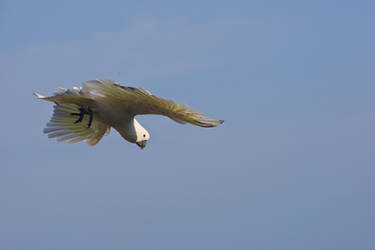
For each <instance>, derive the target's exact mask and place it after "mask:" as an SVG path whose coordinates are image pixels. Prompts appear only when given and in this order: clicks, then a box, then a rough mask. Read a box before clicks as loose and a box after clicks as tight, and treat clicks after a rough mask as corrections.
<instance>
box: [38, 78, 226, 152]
mask: <svg viewBox="0 0 375 250" xmlns="http://www.w3.org/2000/svg"><path fill="white" fill-rule="evenodd" d="M57 91H58V92H57V93H55V94H54V95H53V96H49V97H45V96H42V95H40V94H38V93H34V95H35V96H36V97H38V98H39V99H43V100H46V101H51V102H54V103H55V106H54V112H53V115H52V118H51V120H50V121H49V122H48V123H47V125H46V128H45V129H44V130H43V132H44V133H46V134H48V137H49V138H57V140H58V141H66V142H68V143H76V142H79V141H83V140H84V141H85V142H86V143H87V144H88V145H91V146H93V145H96V144H97V143H98V142H99V141H100V139H101V138H102V137H103V136H104V135H107V134H108V133H109V132H110V129H111V127H112V128H114V129H116V130H117V131H118V132H119V133H120V135H121V136H122V137H123V138H124V139H125V140H127V141H128V142H131V143H135V144H137V145H138V146H139V147H140V148H141V149H143V148H144V147H145V146H146V143H147V141H148V140H149V139H150V134H149V133H148V131H147V130H146V129H145V128H144V127H142V125H141V124H140V123H139V122H138V121H137V120H136V119H135V116H136V115H145V114H156V115H163V116H167V117H169V118H170V119H172V120H174V121H175V122H178V123H181V124H185V123H191V124H193V125H197V126H200V127H206V128H209V127H216V126H218V125H220V124H222V123H223V122H224V121H223V120H218V119H215V118H208V117H205V116H203V115H202V113H201V112H199V111H197V110H191V109H190V108H189V107H188V106H187V105H179V104H177V103H175V102H174V101H171V100H166V99H163V98H160V97H157V96H154V95H152V94H151V93H150V92H149V91H148V90H145V89H142V88H133V87H125V86H121V85H119V84H117V83H115V82H113V81H110V80H101V79H96V80H92V81H87V82H84V83H83V84H82V85H81V87H79V88H78V87H73V88H72V89H65V88H58V89H57Z"/></svg>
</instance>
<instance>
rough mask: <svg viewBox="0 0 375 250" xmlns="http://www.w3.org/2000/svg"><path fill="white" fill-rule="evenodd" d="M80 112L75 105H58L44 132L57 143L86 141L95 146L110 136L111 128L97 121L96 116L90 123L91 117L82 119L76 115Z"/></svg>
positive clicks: (85, 116) (87, 116) (86, 116)
mask: <svg viewBox="0 0 375 250" xmlns="http://www.w3.org/2000/svg"><path fill="white" fill-rule="evenodd" d="M79 112H80V107H79V106H77V105H75V104H56V105H55V106H54V112H53V116H52V118H51V120H50V121H49V122H48V123H47V125H46V126H47V127H46V128H45V129H44V130H43V132H44V133H46V134H48V137H49V138H57V141H66V142H68V143H76V142H79V141H83V140H85V141H86V143H87V144H89V145H91V146H94V145H95V144H97V143H98V142H99V141H100V139H101V138H102V137H103V135H104V134H108V133H109V131H110V127H108V126H107V125H105V124H103V123H101V122H100V121H98V120H96V118H95V116H94V117H92V120H91V121H90V116H89V115H87V114H86V115H83V116H82V117H81V118H80V117H78V116H77V115H75V114H78V113H79Z"/></svg>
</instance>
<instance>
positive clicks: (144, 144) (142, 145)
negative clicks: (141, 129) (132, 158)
mask: <svg viewBox="0 0 375 250" xmlns="http://www.w3.org/2000/svg"><path fill="white" fill-rule="evenodd" d="M135 144H137V145H138V147H140V148H141V149H143V148H144V147H146V144H147V141H146V140H144V141H137V142H136V143H135Z"/></svg>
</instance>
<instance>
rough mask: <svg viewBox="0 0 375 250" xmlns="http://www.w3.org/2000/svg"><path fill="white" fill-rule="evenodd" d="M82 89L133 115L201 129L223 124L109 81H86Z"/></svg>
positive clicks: (141, 91) (143, 92)
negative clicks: (149, 116)
mask: <svg viewBox="0 0 375 250" xmlns="http://www.w3.org/2000/svg"><path fill="white" fill-rule="evenodd" d="M83 88H84V89H87V90H88V91H90V92H92V93H95V94H96V96H98V97H99V98H103V97H104V98H105V100H106V101H109V102H112V103H115V104H116V105H122V106H124V109H126V110H127V111H128V112H130V113H132V114H133V115H144V114H156V115H164V116H167V117H169V118H171V119H172V120H174V121H176V122H178V123H182V124H184V123H191V124H194V125H197V126H201V127H216V126H218V125H220V124H222V123H223V122H224V121H222V120H218V119H215V118H209V117H205V116H203V114H202V113H201V112H200V111H197V110H191V109H190V108H189V107H188V106H187V105H179V104H177V103H175V102H174V101H171V100H166V99H163V98H160V97H156V96H154V95H152V94H151V93H150V92H149V91H147V90H145V89H141V88H140V89H137V88H132V87H124V86H121V85H119V84H116V83H115V82H113V81H110V80H100V79H97V80H95V81H88V82H85V83H84V84H83ZM94 96H95V95H94ZM93 98H95V97H93Z"/></svg>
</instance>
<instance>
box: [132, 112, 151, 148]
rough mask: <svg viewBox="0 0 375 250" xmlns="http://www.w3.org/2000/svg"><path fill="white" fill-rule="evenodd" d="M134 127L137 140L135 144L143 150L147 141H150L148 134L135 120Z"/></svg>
mask: <svg viewBox="0 0 375 250" xmlns="http://www.w3.org/2000/svg"><path fill="white" fill-rule="evenodd" d="M134 127H135V132H136V135H137V140H136V142H135V144H137V145H138V147H140V148H141V149H143V148H144V147H146V144H147V141H148V140H149V139H150V134H149V133H148V131H147V130H146V129H145V128H144V127H142V126H141V124H139V123H138V122H137V120H135V119H134Z"/></svg>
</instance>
